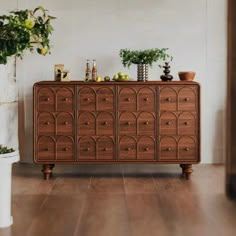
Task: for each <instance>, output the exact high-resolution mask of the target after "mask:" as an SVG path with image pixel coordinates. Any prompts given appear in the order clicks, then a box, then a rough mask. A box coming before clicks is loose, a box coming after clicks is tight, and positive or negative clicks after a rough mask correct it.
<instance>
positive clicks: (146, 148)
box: [138, 136, 155, 160]
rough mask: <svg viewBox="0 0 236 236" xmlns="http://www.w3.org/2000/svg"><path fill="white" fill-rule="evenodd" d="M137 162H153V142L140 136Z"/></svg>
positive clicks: (149, 138)
mask: <svg viewBox="0 0 236 236" xmlns="http://www.w3.org/2000/svg"><path fill="white" fill-rule="evenodd" d="M138 160H155V141H154V138H152V137H145V136H142V137H140V138H139V140H138Z"/></svg>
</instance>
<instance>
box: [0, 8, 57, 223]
mask: <svg viewBox="0 0 236 236" xmlns="http://www.w3.org/2000/svg"><path fill="white" fill-rule="evenodd" d="M53 19H55V17H53V16H50V15H48V11H47V10H46V9H44V8H43V7H41V6H40V7H37V8H35V9H34V10H29V9H26V10H17V11H11V12H10V13H9V14H8V15H1V16H0V120H1V121H5V120H6V119H7V118H8V117H12V116H15V115H16V114H17V109H16V107H17V106H14V107H12V105H13V104H14V103H17V91H16V89H15V88H16V82H15V77H14V76H13V73H12V69H14V66H11V64H13V62H14V60H12V59H11V58H13V59H14V58H16V57H20V58H23V54H24V53H25V52H26V51H27V50H28V51H31V52H33V51H34V50H36V51H37V52H38V53H39V54H41V55H44V56H45V55H46V54H48V53H50V40H49V36H50V34H51V33H52V31H53V27H52V25H51V21H52V20H53ZM13 65H14V64H13ZM13 84H14V86H13ZM9 94H10V95H9ZM13 109H14V110H13ZM12 110H13V111H12ZM6 114H9V115H6ZM1 123H3V125H2V124H1V126H0V128H1V133H0V143H3V144H4V145H5V144H6V143H9V140H10V135H8V133H9V130H8V127H7V126H6V125H5V126H4V122H1ZM15 128H16V127H15ZM16 130H17V128H16ZM18 160H19V152H18V150H13V149H12V148H7V147H5V146H1V145H0V227H7V226H9V225H11V224H12V217H11V212H10V206H11V205H10V203H11V169H12V163H14V162H16V161H18Z"/></svg>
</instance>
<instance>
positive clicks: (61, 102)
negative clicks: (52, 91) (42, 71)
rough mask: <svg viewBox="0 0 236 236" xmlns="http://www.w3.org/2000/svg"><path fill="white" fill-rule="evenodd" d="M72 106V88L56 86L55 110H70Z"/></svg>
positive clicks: (72, 108) (73, 105)
mask: <svg viewBox="0 0 236 236" xmlns="http://www.w3.org/2000/svg"><path fill="white" fill-rule="evenodd" d="M74 107H75V104H74V88H73V87H61V88H58V89H57V91H56V111H64V112H66V111H68V112H72V111H73V110H74V109H75V108H74Z"/></svg>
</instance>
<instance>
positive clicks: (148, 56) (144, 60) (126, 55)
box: [120, 48, 173, 81]
mask: <svg viewBox="0 0 236 236" xmlns="http://www.w3.org/2000/svg"><path fill="white" fill-rule="evenodd" d="M167 50H168V48H162V49H158V48H154V49H146V50H130V49H121V50H120V57H121V60H122V64H123V66H124V67H126V66H127V67H128V68H129V67H130V66H131V64H136V65H137V80H138V81H148V66H152V65H153V63H154V62H158V61H166V60H167V59H168V58H169V59H170V60H172V59H173V57H172V56H170V55H169V54H168V53H167Z"/></svg>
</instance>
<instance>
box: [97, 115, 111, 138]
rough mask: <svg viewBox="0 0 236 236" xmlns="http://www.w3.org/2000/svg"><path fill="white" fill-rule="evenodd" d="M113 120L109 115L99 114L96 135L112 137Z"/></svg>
mask: <svg viewBox="0 0 236 236" xmlns="http://www.w3.org/2000/svg"><path fill="white" fill-rule="evenodd" d="M114 125H115V119H114V116H113V115H112V114H111V113H108V112H101V113H99V114H98V116H97V126H98V130H97V135H105V136H113V135H115V131H114Z"/></svg>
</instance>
